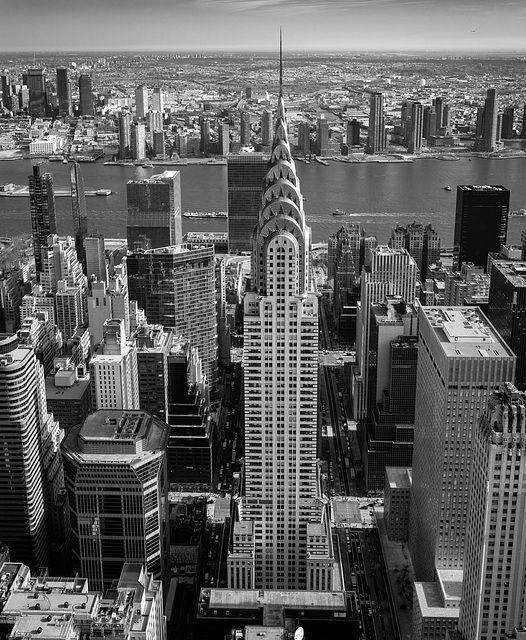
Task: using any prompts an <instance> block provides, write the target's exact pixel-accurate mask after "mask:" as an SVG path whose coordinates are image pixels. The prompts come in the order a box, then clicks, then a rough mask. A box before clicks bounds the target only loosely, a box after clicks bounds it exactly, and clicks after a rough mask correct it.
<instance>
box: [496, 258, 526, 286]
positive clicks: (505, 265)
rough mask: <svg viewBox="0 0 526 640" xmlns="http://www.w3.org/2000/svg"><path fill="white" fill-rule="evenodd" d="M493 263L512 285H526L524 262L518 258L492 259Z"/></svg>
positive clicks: (525, 266)
mask: <svg viewBox="0 0 526 640" xmlns="http://www.w3.org/2000/svg"><path fill="white" fill-rule="evenodd" d="M493 265H494V266H495V268H496V269H498V270H499V271H500V272H501V273H502V274H503V275H504V276H505V277H506V278H507V279H508V280H509V281H510V282H511V284H512V285H513V286H514V287H526V262H523V261H518V260H494V261H493Z"/></svg>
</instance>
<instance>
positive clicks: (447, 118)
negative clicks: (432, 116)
mask: <svg viewBox="0 0 526 640" xmlns="http://www.w3.org/2000/svg"><path fill="white" fill-rule="evenodd" d="M442 129H443V132H444V135H448V134H449V132H450V129H451V107H450V106H449V104H447V103H446V104H445V105H444V111H443V114H442Z"/></svg>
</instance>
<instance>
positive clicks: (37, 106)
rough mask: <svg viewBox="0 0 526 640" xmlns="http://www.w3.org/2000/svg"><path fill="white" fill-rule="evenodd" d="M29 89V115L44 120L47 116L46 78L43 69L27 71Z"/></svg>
mask: <svg viewBox="0 0 526 640" xmlns="http://www.w3.org/2000/svg"><path fill="white" fill-rule="evenodd" d="M27 88H28V89H29V115H30V116H33V117H34V118H43V117H45V116H46V115H47V94H46V78H45V76H44V72H43V70H42V69H28V70H27Z"/></svg>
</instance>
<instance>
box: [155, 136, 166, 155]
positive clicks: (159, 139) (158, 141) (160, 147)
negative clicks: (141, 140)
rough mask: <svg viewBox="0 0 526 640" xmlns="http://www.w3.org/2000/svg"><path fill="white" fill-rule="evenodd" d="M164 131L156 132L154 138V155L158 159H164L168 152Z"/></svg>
mask: <svg viewBox="0 0 526 640" xmlns="http://www.w3.org/2000/svg"><path fill="white" fill-rule="evenodd" d="M165 145H166V141H165V135H164V131H160V130H157V131H154V132H153V136H152V147H153V154H154V156H155V157H156V158H163V157H164V155H165V152H166V148H165Z"/></svg>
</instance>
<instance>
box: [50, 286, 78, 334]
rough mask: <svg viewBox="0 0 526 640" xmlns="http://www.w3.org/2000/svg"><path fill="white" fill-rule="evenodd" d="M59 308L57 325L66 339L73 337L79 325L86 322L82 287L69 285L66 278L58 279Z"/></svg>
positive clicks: (57, 306) (57, 297) (56, 299)
mask: <svg viewBox="0 0 526 640" xmlns="http://www.w3.org/2000/svg"><path fill="white" fill-rule="evenodd" d="M55 305H56V308H57V316H56V317H57V326H58V328H59V330H60V332H61V334H62V338H63V340H64V341H66V340H69V339H70V338H71V337H73V334H74V333H75V331H76V330H77V327H78V326H79V325H81V324H83V322H84V308H83V301H82V289H81V287H80V286H78V285H75V286H73V287H71V286H69V285H68V284H67V283H66V281H65V280H59V281H58V287H57V292H56V294H55Z"/></svg>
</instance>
